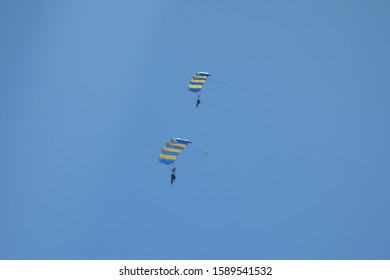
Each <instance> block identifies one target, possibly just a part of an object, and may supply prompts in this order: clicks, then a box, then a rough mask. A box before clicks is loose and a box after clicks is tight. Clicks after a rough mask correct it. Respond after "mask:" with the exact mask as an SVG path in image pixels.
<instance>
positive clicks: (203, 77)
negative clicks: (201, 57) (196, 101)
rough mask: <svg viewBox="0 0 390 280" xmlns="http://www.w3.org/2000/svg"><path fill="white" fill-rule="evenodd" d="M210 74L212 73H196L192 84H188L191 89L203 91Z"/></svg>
mask: <svg viewBox="0 0 390 280" xmlns="http://www.w3.org/2000/svg"><path fill="white" fill-rule="evenodd" d="M210 76H211V74H210V73H207V72H198V73H195V75H194V76H192V79H191V81H190V84H189V85H188V89H189V91H192V92H199V91H201V90H202V87H203V85H204V83H205V82H206V81H207V79H208V78H209V77H210Z"/></svg>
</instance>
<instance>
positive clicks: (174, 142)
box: [158, 138, 191, 164]
mask: <svg viewBox="0 0 390 280" xmlns="http://www.w3.org/2000/svg"><path fill="white" fill-rule="evenodd" d="M188 144H191V141H189V140H187V139H182V138H173V139H171V140H169V141H168V143H166V144H165V145H164V147H163V148H162V150H161V153H160V157H159V159H158V161H159V162H161V163H165V164H171V163H174V162H175V160H176V159H177V157H178V156H179V154H181V152H182V151H183V150H184V148H185V147H187V145H188Z"/></svg>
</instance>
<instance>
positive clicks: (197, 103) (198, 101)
mask: <svg viewBox="0 0 390 280" xmlns="http://www.w3.org/2000/svg"><path fill="white" fill-rule="evenodd" d="M199 104H200V95H198V100H196V107H198V106H199Z"/></svg>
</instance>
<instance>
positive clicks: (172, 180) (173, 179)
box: [171, 173, 176, 185]
mask: <svg viewBox="0 0 390 280" xmlns="http://www.w3.org/2000/svg"><path fill="white" fill-rule="evenodd" d="M175 180H176V175H175V174H174V173H172V174H171V185H172V184H173V183H174V182H175Z"/></svg>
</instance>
